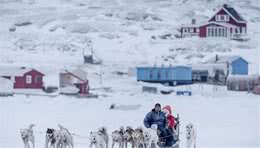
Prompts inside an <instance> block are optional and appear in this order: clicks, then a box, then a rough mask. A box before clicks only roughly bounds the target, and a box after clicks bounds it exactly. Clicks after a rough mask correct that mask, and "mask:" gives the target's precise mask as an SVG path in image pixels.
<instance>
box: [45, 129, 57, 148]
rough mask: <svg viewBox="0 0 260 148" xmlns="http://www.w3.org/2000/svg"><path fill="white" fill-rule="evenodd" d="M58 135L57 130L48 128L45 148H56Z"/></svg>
mask: <svg viewBox="0 0 260 148" xmlns="http://www.w3.org/2000/svg"><path fill="white" fill-rule="evenodd" d="M57 136H58V133H57V131H56V130H55V129H51V128H47V131H46V136H45V148H55V145H56V140H57Z"/></svg>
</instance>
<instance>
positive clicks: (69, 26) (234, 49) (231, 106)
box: [0, 0, 260, 148]
mask: <svg viewBox="0 0 260 148" xmlns="http://www.w3.org/2000/svg"><path fill="white" fill-rule="evenodd" d="M223 3H228V4H231V5H232V6H233V7H234V8H235V9H237V10H238V11H239V12H240V13H241V14H242V16H243V17H244V18H245V19H246V20H247V21H248V36H249V38H250V40H249V41H247V42H237V41H230V40H228V39H217V40H216V39H214V38H213V39H200V38H185V39H177V38H174V35H175V34H178V30H177V29H178V28H179V27H180V26H181V25H182V24H189V23H190V22H191V19H192V18H196V21H197V23H201V22H205V21H207V19H209V18H210V17H211V16H212V15H213V14H214V13H215V12H216V11H217V8H219V7H220V6H221V5H223ZM259 5H260V4H259V0H221V1H220V0H95V1H91V0H0V26H1V27H0V65H8V64H10V65H19V66H32V67H34V68H36V69H40V70H41V71H43V72H44V73H45V74H46V77H45V78H44V82H45V84H46V85H48V86H58V83H59V81H58V72H59V70H60V69H63V68H68V67H69V68H72V67H78V66H80V67H83V68H84V69H85V70H87V71H88V78H89V80H90V87H91V89H92V91H93V92H94V93H98V94H99V95H101V97H100V98H99V99H97V100H95V99H90V100H89V99H88V100H82V99H76V98H75V97H68V96H57V97H47V96H45V97H44V96H29V98H26V96H24V95H15V96H14V97H7V98H0V119H1V120H0V148H18V147H21V146H23V145H22V141H21V139H20V137H19V129H20V128H23V127H27V126H28V124H30V123H35V124H37V127H36V128H35V130H36V131H38V132H39V131H42V132H45V130H46V128H47V127H52V128H55V127H57V123H60V124H63V125H64V126H66V127H67V128H69V129H70V130H71V131H72V132H74V133H76V134H80V135H84V136H85V135H88V134H89V132H90V131H92V130H96V129H97V128H98V127H100V126H103V125H105V126H107V127H108V129H109V131H110V132H111V131H112V130H114V129H116V128H119V127H120V126H122V125H125V126H126V125H132V126H133V127H137V126H141V125H142V121H143V118H144V116H145V114H146V112H148V111H149V110H150V109H151V108H152V107H153V105H154V104H155V103H157V102H160V103H162V104H163V105H166V104H170V105H172V106H174V110H175V111H176V112H178V113H179V114H180V117H181V123H182V129H181V137H182V142H181V146H182V147H185V140H184V135H185V132H184V130H183V128H184V126H185V124H187V123H188V122H189V121H191V122H193V123H194V124H195V125H196V126H197V128H198V147H199V148H200V147H205V148H208V147H221V148H222V147H233V148H238V147H246V148H249V147H260V104H259V103H260V102H259V100H260V97H259V96H257V95H253V94H247V93H246V92H227V91H226V88H224V87H223V88H219V91H218V92H213V91H212V90H213V88H212V86H208V85H203V87H202V88H201V86H199V85H192V86H187V87H186V86H184V87H177V88H173V89H175V90H179V89H180V90H183V89H193V93H194V95H193V96H192V97H188V96H182V97H180V96H175V95H167V96H164V95H151V94H142V93H141V86H142V85H146V84H143V83H137V82H136V80H135V78H134V77H127V76H119V75H117V74H115V72H118V71H121V72H127V70H128V68H133V67H136V66H138V65H154V64H157V65H161V64H164V65H167V64H172V65H174V64H198V63H200V62H204V61H205V60H207V59H209V58H211V57H213V56H215V54H219V55H240V56H242V57H244V58H245V59H246V60H248V61H249V63H250V65H249V67H250V74H259V72H260V50H259V49H260V48H259V47H260V44H259V38H260V27H259V26H260V7H259ZM15 24H16V25H15ZM24 24H27V25H24ZM21 25H22V26H21ZM23 25H24V26H23ZM14 28H15V29H16V30H15V32H10V31H9V29H14ZM165 34H172V38H169V39H166V40H164V39H160V36H162V35H165ZM152 36H154V38H155V39H152ZM89 40H91V41H92V43H93V45H92V46H93V50H94V53H95V55H96V56H97V57H99V58H100V59H102V61H103V64H102V66H95V65H82V63H83V57H82V53H83V50H85V53H87V52H90V47H89V46H88V45H87V44H86V41H89ZM100 73H103V74H102V79H100V76H99V74H100ZM101 80H102V84H100V81H101ZM156 86H157V85H156ZM100 87H107V88H111V90H109V91H104V90H103V89H97V88H100ZM158 87H162V86H158ZM199 87H200V89H199ZM162 88H163V87H162ZM167 89H168V88H167ZM170 89H171V88H170ZM112 103H116V104H122V105H128V104H132V105H139V104H140V105H141V108H139V109H137V110H127V111H120V110H114V111H111V110H108V108H109V106H110V105H111V104H112ZM176 112H175V113H176ZM44 138H45V136H44V134H39V133H36V146H37V147H43V146H44V145H43V143H44ZM75 141H76V147H79V148H81V147H88V143H89V141H88V139H87V138H78V137H75Z"/></svg>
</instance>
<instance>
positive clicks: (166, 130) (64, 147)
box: [20, 103, 197, 148]
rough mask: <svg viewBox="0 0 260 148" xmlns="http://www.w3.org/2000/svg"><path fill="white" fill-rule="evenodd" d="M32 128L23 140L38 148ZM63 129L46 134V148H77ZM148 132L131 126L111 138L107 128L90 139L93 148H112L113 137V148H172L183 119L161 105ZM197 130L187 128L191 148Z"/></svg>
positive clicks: (147, 124) (149, 119)
mask: <svg viewBox="0 0 260 148" xmlns="http://www.w3.org/2000/svg"><path fill="white" fill-rule="evenodd" d="M34 126H35V125H34V124H31V125H30V126H29V128H28V129H21V131H20V133H21V137H22V140H23V142H24V147H25V148H29V147H30V144H31V145H32V147H33V148H35V143H34V141H35V140H34V134H33V127H34ZM58 126H59V129H58V130H55V129H50V128H48V129H47V131H46V141H45V148H74V142H73V136H72V134H71V133H70V132H69V130H68V129H67V128H64V127H63V126H61V125H58ZM144 126H145V128H142V127H139V128H136V129H133V128H132V127H130V126H128V127H126V128H124V127H121V128H120V129H118V130H115V131H113V132H112V134H111V135H109V134H108V132H107V129H106V128H105V127H101V128H99V129H98V130H97V131H96V132H91V133H90V136H89V137H88V138H89V140H90V148H92V147H93V146H95V147H96V148H108V144H109V139H110V138H109V137H110V136H111V138H112V139H111V140H112V148H114V146H115V144H118V146H119V148H127V147H128V145H130V146H131V148H139V147H140V146H142V147H146V148H156V147H157V145H158V146H159V147H171V146H173V145H174V144H175V143H176V142H179V132H177V130H178V128H179V127H178V126H179V119H178V118H175V117H173V115H172V109H171V107H170V106H165V107H164V108H163V110H161V105H160V104H159V103H157V104H156V105H155V107H154V108H153V109H152V110H151V111H150V112H149V113H148V114H147V115H146V116H145V118H144ZM196 137H197V136H196V130H195V127H194V125H193V124H192V123H189V124H188V125H187V126H186V143H187V148H192V147H194V148H196ZM152 145H154V146H152Z"/></svg>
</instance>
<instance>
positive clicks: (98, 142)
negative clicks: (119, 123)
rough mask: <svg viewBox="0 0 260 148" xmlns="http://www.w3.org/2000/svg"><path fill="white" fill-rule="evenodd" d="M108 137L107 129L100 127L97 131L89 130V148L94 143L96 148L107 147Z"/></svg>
mask: <svg viewBox="0 0 260 148" xmlns="http://www.w3.org/2000/svg"><path fill="white" fill-rule="evenodd" d="M108 142H109V137H108V133H107V129H106V128H105V127H101V128H100V129H99V130H98V131H97V132H90V148H92V146H93V145H95V147H96V148H108Z"/></svg>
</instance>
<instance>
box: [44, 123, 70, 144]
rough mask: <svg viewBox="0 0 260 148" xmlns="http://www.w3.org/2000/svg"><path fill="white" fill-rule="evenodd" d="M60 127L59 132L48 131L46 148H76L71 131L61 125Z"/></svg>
mask: <svg viewBox="0 0 260 148" xmlns="http://www.w3.org/2000/svg"><path fill="white" fill-rule="evenodd" d="M58 126H59V128H60V129H59V130H55V129H50V128H48V129H47V131H46V136H45V138H46V140H45V148H67V147H69V148H74V143H73V137H72V135H71V133H70V132H69V130H68V129H67V128H64V127H63V126H61V125H58Z"/></svg>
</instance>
